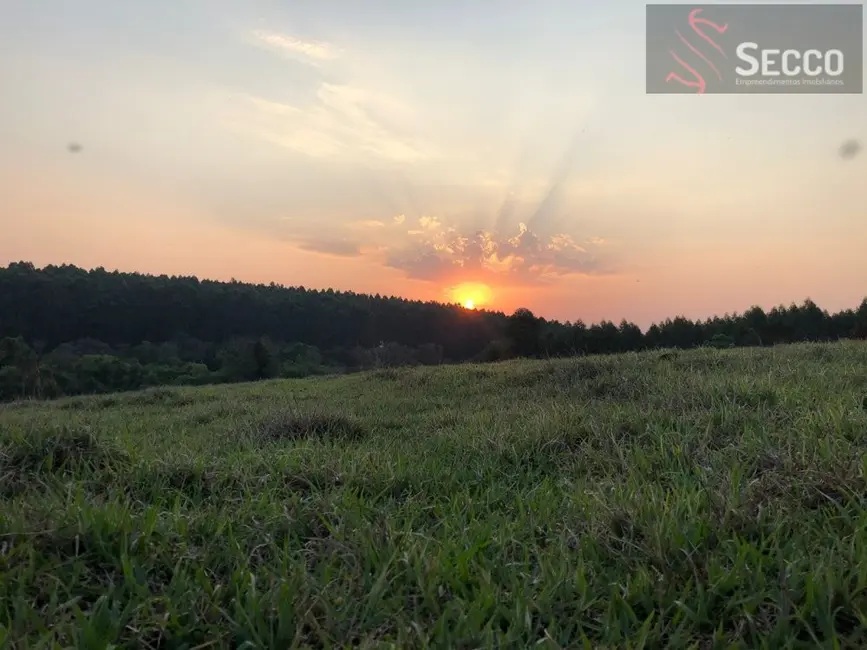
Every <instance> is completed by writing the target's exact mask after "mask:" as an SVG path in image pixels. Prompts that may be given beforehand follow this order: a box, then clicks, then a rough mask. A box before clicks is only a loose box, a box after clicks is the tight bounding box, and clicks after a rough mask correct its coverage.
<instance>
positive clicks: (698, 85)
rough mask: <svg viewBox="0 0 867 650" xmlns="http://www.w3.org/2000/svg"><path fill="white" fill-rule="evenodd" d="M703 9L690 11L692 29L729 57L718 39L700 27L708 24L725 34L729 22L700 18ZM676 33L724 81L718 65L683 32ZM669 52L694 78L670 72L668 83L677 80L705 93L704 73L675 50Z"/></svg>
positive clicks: (719, 32)
mask: <svg viewBox="0 0 867 650" xmlns="http://www.w3.org/2000/svg"><path fill="white" fill-rule="evenodd" d="M702 11H704V10H703V9H693V10H692V11H690V12H689V19H688V20H689V26H690V27H692V31H694V32H695V33H696V34H698V36H699V37H700V38H702V39H704V40H705V41H707V42H708V43H710V45H711V47H713V48H714V49H715V50H716V51H717V52H719V53H720V54H722V56H723V58H725V59H727V58H728V57H727V56H726V53H725V52H724V51H723V49H722V48H721V47H720V46H719V44H718V43H717V42H716V41H714V40H713V39H712V38H711V37H710V36H708V35H707V34H705V33H704V31H702V29H701V27H699V25H707V26H708V27H711V28H713V29H714V30H716V32H717V34H725V33H726V30H728V28H729V26H728V24H725V25H717V24H716V23H715V22H712V21H710V20H707V19H706V18H700V17H699V14H700V13H701V12H702ZM674 33H675V34H677V37H678V38H679V39H680V41H681V42H682V43H683V44H684V45H686V46H687V47H688V48H689V49H690V51H692V52H693V53H695V54H696V55H697V56H698V57H699V58H700V59H701V60H702V61H704V62H705V63H707V65H708V66H710V68H711V70H713V71H714V73H716V76H717V78H718V79H719V80H720V81H722V75H721V74H720V71H719V70H718V69H717V67H716V66H715V65H714V64H713V62H712V61H711V60H710V59H708V58H707V57H706V56H705V55H704V54H702V53H701V51H699V50H698V48H696V47H695V46H694V45H693V44H692V43H690V42H689V41H688V40H686V39H685V38H684V37H683V34H681V33H680V31H679V30H677V29H675V30H674ZM668 53H669V54H671V56H672V57H673V58H674V60H675V61H677V63H678V64H680V66H681V67H682V68H683V69H684V70H686V71H687V72H689V74H690V75H692V80H691V81H690V80H687V79H684V78H683V77H682V76H680V75H679V74H678V73H677V72H670V73H669V74H668V76H667V77H666V78H665V81H666V83H668V82H669V81H676V82H678V83H680V84H683V85H684V86H688V87H689V88H695V89H696V93H697V94H699V95H701V94H703V93H704V91H705V89H706V88H707V83H706V82H705V79H704V77H703V76H702V74H701V73H700V72H698V70H696V69H695V68H693V67H692V66H691V65H689V64H688V63H687V62H686V61H684V60H683V59H681V58H680V57H679V56H678V55H677V53H675V51H674V50H669V51H668Z"/></svg>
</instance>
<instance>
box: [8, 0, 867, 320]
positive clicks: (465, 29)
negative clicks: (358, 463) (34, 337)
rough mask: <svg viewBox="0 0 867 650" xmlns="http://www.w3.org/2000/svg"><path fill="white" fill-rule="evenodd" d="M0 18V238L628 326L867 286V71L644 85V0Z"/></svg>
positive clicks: (398, 1) (295, 5) (277, 6)
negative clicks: (787, 86) (729, 85)
mask: <svg viewBox="0 0 867 650" xmlns="http://www.w3.org/2000/svg"><path fill="white" fill-rule="evenodd" d="M0 42H2V43H3V55H2V57H0V88H2V101H0V144H2V146H0V264H4V265H5V264H7V263H9V262H12V261H18V260H27V261H31V262H33V263H34V264H36V265H37V266H43V265H47V264H61V263H70V264H76V265H78V266H83V267H87V268H93V267H98V266H102V267H105V268H107V269H120V270H124V271H139V272H145V273H154V274H162V273H165V274H170V275H171V274H182V275H196V276H198V277H201V278H211V279H222V280H228V279H231V278H235V279H238V280H241V281H249V282H265V283H268V282H278V283H282V284H285V285H289V286H305V287H309V288H328V287H332V288H335V289H341V290H353V291H356V292H364V293H379V294H384V295H397V296H403V297H408V298H413V299H423V300H440V301H463V300H465V299H474V300H475V302H476V303H477V306H484V307H487V308H491V309H495V310H499V311H506V312H511V311H512V310H514V309H516V308H518V307H527V308H529V309H531V310H532V311H534V313H536V314H538V315H542V316H545V317H546V318H556V319H559V320H564V321H565V320H571V321H574V320H576V319H582V320H584V321H585V322H588V323H589V322H598V321H600V320H602V319H607V320H613V321H615V322H619V321H620V320H621V319H623V318H626V319H628V320H631V321H633V322H636V323H638V324H639V325H642V326H643V327H646V326H648V325H649V324H650V323H651V322H654V321H659V320H662V319H664V318H666V317H674V316H676V315H685V316H688V317H690V318H705V317H708V316H711V315H714V314H723V313H731V312H736V311H744V310H745V309H747V308H749V307H750V306H752V305H754V304H758V305H761V306H763V307H765V308H770V307H772V306H774V305H777V304H788V303H790V302H792V301H795V302H800V301H802V300H803V299H805V298H807V297H810V298H812V299H813V300H815V301H816V302H817V303H818V304H819V305H820V306H822V307H823V308H826V309H829V310H832V311H836V310H839V309H842V308H849V307H857V305H858V304H859V303H860V302H861V300H862V298H864V297H865V296H867V283H865V280H867V255H865V254H864V253H863V251H864V250H865V247H867V207H865V206H867V184H865V182H864V178H865V165H867V157H865V155H862V154H861V152H860V149H859V147H858V146H856V145H853V144H851V143H850V144H849V145H848V146H849V149H848V150H847V151H845V152H843V153H846V154H847V155H841V146H844V143H846V142H847V141H850V140H854V141H856V142H860V143H864V142H865V141H867V110H865V109H867V102H865V99H864V96H863V95H827V94H826V95H708V94H705V95H701V96H699V95H648V94H646V92H645V4H644V3H639V2H634V1H633V0H618V2H589V1H580V0H536V1H534V2H527V1H526V0H496V1H495V0H474V1H473V2H466V1H465V0H440V1H438V2H421V1H418V2H416V1H414V0H413V1H407V0H390V1H386V0H364V1H363V2H362V1H357V2H349V1H348V0H291V1H289V0H282V1H277V0H244V1H243V2H241V1H240V0H236V1H229V0H150V1H149V2H140V1H134V0H77V1H76V2H74V3H73V2H69V1H68V0H4V2H3V3H2V5H0ZM468 283H469V284H468ZM479 285H484V290H480V289H475V288H473V287H474V286H479Z"/></svg>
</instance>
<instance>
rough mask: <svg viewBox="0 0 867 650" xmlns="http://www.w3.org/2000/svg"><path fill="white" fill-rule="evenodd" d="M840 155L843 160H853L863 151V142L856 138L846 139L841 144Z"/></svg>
mask: <svg viewBox="0 0 867 650" xmlns="http://www.w3.org/2000/svg"><path fill="white" fill-rule="evenodd" d="M838 153H839V155H840V157H841V158H842V159H843V160H851V159H852V158H854V157H855V156H857V155H858V154H859V153H861V143H860V142H858V141H857V140H855V139H854V138H852V139H849V140H846V142H844V143H843V144H842V145H840V150H839V152H838Z"/></svg>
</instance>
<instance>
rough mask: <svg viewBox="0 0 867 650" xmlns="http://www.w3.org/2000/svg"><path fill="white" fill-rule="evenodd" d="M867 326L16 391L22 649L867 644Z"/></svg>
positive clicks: (14, 578)
mask: <svg viewBox="0 0 867 650" xmlns="http://www.w3.org/2000/svg"><path fill="white" fill-rule="evenodd" d="M865 398H867V345H865V344H861V343H856V342H844V343H831V344H805V345H786V346H778V347H775V348H764V349H762V348H750V349H737V350H717V349H712V348H703V349H700V350H691V351H684V352H681V351H648V352H642V353H639V354H622V355H616V356H602V355H600V356H593V357H586V358H581V359H562V360H561V359H552V360H537V361H524V360H520V361H508V362H505V363H500V364H489V365H461V366H440V367H437V368H384V369H380V370H374V371H372V372H369V373H366V374H364V375H360V374H355V375H347V376H340V377H314V378H310V379H305V380H275V381H264V382H255V383H247V384H237V385H233V386H207V387H195V388H191V387H163V388H152V389H148V390H145V391H140V392H131V393H124V394H115V395H98V396H85V397H73V398H66V399H61V400H53V401H50V402H37V401H32V402H19V403H15V404H5V405H2V406H0V647H3V648H10V649H12V648H22V649H23V648H45V649H48V648H118V649H120V648H177V649H180V648H188V649H192V648H208V649H209V650H221V649H223V648H226V649H228V648H244V649H245V650H260V649H265V648H280V649H283V648H285V649H287V650H289V649H292V648H358V649H359V650H361V649H370V650H372V649H373V648H402V649H403V648H406V649H415V648H418V649H422V648H443V649H447V648H448V649H451V648H458V649H460V648H466V649H469V648H516V649H517V648H537V649H539V650H558V649H560V648H569V649H572V648H623V649H628V648H633V649H638V648H645V649H649V648H683V649H684V650H688V649H689V650H701V649H708V650H710V649H717V648H719V649H722V648H740V649H746V648H764V649H766V650H776V649H783V648H792V649H795V648H829V649H831V648H840V649H841V650H845V649H848V648H852V649H853V650H854V649H857V648H860V649H863V648H865V647H867V626H865V622H867V496H865V495H867V476H865V468H867V456H865V450H867V400H865Z"/></svg>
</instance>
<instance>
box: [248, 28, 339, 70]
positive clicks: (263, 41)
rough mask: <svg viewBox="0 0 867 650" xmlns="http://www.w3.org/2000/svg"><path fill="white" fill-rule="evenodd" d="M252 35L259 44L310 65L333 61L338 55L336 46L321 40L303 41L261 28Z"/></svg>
mask: <svg viewBox="0 0 867 650" xmlns="http://www.w3.org/2000/svg"><path fill="white" fill-rule="evenodd" d="M252 35H253V38H254V39H255V40H256V42H257V43H258V44H259V45H261V46H264V47H267V48H269V49H271V50H275V51H277V52H280V53H282V54H284V55H287V56H290V57H291V58H293V59H295V60H300V61H303V62H305V63H309V64H311V65H320V64H321V63H323V62H326V61H333V60H334V59H337V58H338V57H339V56H340V51H339V50H338V49H337V48H335V47H334V46H333V45H331V44H330V43H325V42H322V41H304V40H301V39H298V38H295V37H294V36H288V35H285V34H277V33H275V32H265V31H261V30H256V31H254V32H253V34H252Z"/></svg>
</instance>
